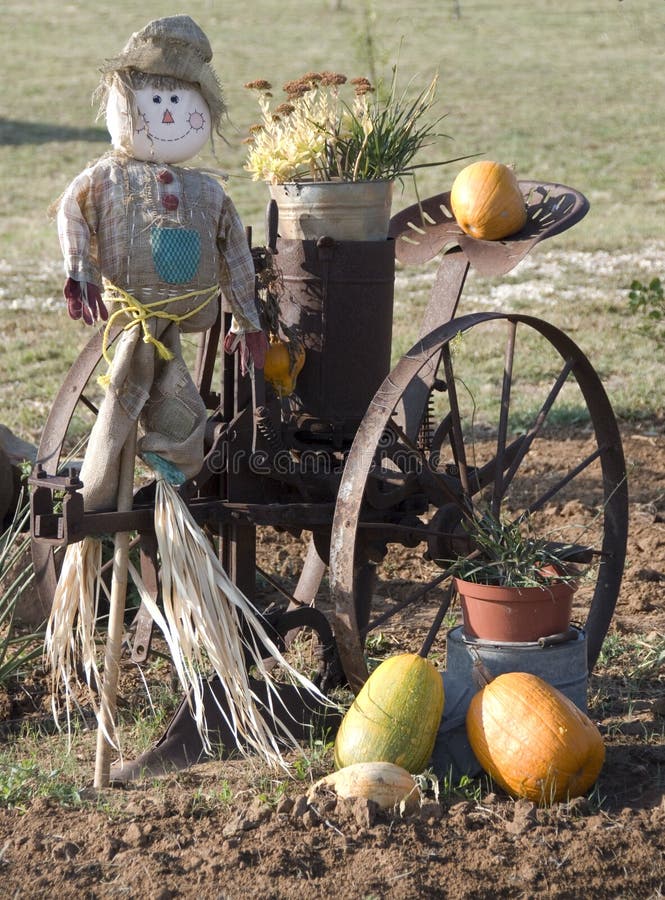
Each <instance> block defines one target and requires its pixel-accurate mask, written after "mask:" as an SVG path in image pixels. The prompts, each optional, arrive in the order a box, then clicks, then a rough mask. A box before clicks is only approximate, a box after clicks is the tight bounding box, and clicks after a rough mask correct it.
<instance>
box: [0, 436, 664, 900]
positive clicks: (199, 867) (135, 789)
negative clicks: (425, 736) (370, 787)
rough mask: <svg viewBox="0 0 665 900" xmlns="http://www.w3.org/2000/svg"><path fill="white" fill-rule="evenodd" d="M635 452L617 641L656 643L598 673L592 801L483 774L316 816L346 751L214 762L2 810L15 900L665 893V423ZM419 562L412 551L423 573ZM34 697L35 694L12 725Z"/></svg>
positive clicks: (4, 858)
mask: <svg viewBox="0 0 665 900" xmlns="http://www.w3.org/2000/svg"><path fill="white" fill-rule="evenodd" d="M624 441H625V444H624V447H625V452H626V456H627V460H628V466H629V473H630V491H631V501H630V517H631V525H630V540H629V547H628V561H627V566H626V572H625V580H624V584H623V587H622V591H621V596H620V599H619V603H618V606H617V610H616V614H615V616H614V619H613V622H612V626H611V629H610V632H609V635H608V637H609V638H623V639H630V640H631V642H632V644H633V646H637V648H638V650H637V654H636V657H634V658H633V662H632V663H631V666H632V669H631V667H630V666H628V665H627V663H626V661H625V657H619V659H618V661H617V663H616V664H613V663H612V659H611V656H610V657H608V658H607V659H606V660H605V662H604V663H603V665H602V667H600V668H599V669H598V670H597V673H595V674H594V675H592V677H591V679H590V684H589V702H590V715H591V717H592V718H593V719H594V720H595V721H596V722H597V723H598V725H599V727H600V729H601V732H602V733H603V736H604V739H605V743H606V749H607V756H606V762H605V765H604V768H603V771H602V773H601V776H600V779H599V781H598V784H597V786H596V788H595V789H594V791H593V792H592V793H591V794H590V796H589V797H584V798H577V799H575V800H573V801H571V802H569V803H560V804H556V805H554V806H552V807H550V808H537V807H536V806H534V805H533V804H532V803H530V802H527V801H524V800H517V801H515V800H512V799H509V798H507V797H506V796H505V795H504V794H503V793H502V792H501V791H500V790H498V789H496V790H493V789H492V787H491V785H489V784H488V783H487V782H485V781H483V780H479V781H477V782H476V783H475V784H472V785H471V786H468V785H467V787H466V788H460V789H459V790H458V791H457V792H455V791H445V790H443V791H442V792H441V794H440V795H439V798H438V800H437V799H436V797H435V795H434V794H433V793H432V792H431V791H430V792H429V793H428V794H427V795H426V796H425V799H424V802H423V805H422V808H421V809H420V811H419V812H418V813H417V814H415V815H411V816H408V817H405V818H400V817H399V816H393V815H388V814H385V813H380V812H378V811H377V809H376V808H375V807H374V806H373V805H372V804H370V803H367V802H362V801H345V802H342V801H338V802H337V804H335V802H334V800H332V801H329V802H322V803H319V804H313V805H309V804H308V803H307V800H306V794H307V790H308V787H309V784H310V782H311V780H312V779H315V778H317V777H318V776H320V775H323V774H326V773H327V772H328V771H330V769H331V766H332V761H331V755H330V753H328V754H327V755H320V756H319V758H317V759H316V760H315V761H314V762H313V763H312V764H311V767H309V768H307V770H306V771H305V773H304V775H303V773H302V770H300V776H299V777H294V778H293V779H286V780H285V779H284V778H283V776H280V775H279V774H277V775H275V774H272V775H271V774H270V773H268V772H266V770H264V769H262V768H261V767H260V766H259V765H258V763H257V764H254V763H252V762H247V761H242V760H237V759H235V760H226V761H223V760H222V761H220V760H217V761H211V762H207V763H205V764H202V765H198V766H195V767H193V768H191V769H189V770H187V771H184V772H181V773H179V774H177V775H170V776H166V777H164V778H161V779H152V780H149V781H144V782H139V783H135V784H132V785H131V786H128V787H126V788H124V789H115V790H111V791H108V792H104V793H103V794H102V795H100V796H98V797H97V796H95V795H94V794H93V793H92V792H91V790H90V789H87V790H86V791H84V792H83V797H82V802H81V803H80V804H78V805H64V804H62V803H61V802H59V801H58V800H55V799H52V798H50V799H45V798H38V799H34V800H33V801H32V802H28V803H26V804H23V805H22V807H21V808H14V809H7V808H0V896H2V897H22V898H23V897H26V898H27V897H49V898H50V897H59V898H63V900H64V898H70V897H72V898H73V897H77V898H83V897H90V898H93V897H94V898H111V897H142V898H151V900H167V898H175V897H199V898H202V900H204V898H246V897H257V898H307V900H309V898H318V897H336V898H339V900H343V898H349V900H350V898H367V900H369V898H383V897H390V898H419V897H422V898H436V897H441V898H443V897H451V898H457V897H468V898H485V897H487V898H490V897H491V898H494V897H516V898H518V897H536V896H538V897H540V896H544V897H560V898H564V897H566V898H583V897H585V898H586V897H601V898H602V897H622V898H628V897H630V898H633V897H636V898H658V897H662V896H663V893H665V853H664V851H665V667H664V664H663V655H664V654H663V650H664V648H665V432H664V429H663V425H662V423H660V424H657V425H656V426H655V427H653V425H652V426H651V427H650V428H649V429H648V430H647V429H646V428H645V429H644V430H643V431H642V432H638V431H631V432H630V433H626V434H625V435H624ZM548 452H549V453H551V455H552V459H553V460H555V459H556V460H557V461H559V462H560V461H561V459H562V458H566V459H570V460H574V459H576V458H579V455H580V452H581V448H580V443H579V441H577V440H575V439H571V438H569V437H565V439H563V438H562V440H561V441H557V442H553V443H552V444H551V445H550V447H549V451H548ZM544 462H545V463H546V462H547V460H544ZM271 552H273V553H274V571H275V572H276V573H280V572H283V573H287V574H288V569H289V565H290V563H291V561H292V559H293V558H294V557H297V556H298V554H300V553H301V549H300V547H296V546H295V544H293V543H292V542H290V540H289V539H286V538H285V539H284V540H280V541H277V542H275V543H274V545H273V549H272V551H271ZM414 560H415V556H414V554H413V553H410V554H409V553H406V554H405V555H404V559H403V566H404V567H405V569H406V568H407V567H408V566H409V565H415V561H414ZM404 574H405V572H404V571H400V572H398V573H396V577H403V576H404ZM400 628H402V626H401V625H399V624H398V625H397V626H396V627H395V632H394V633H391V631H390V630H389V629H386V631H385V633H384V635H385V639H386V640H387V642H388V644H389V652H394V651H395V650H396V649H397V648H398V647H400V648H402V647H404V646H405V644H408V641H409V632H408V630H407V629H404V630H403V631H400ZM638 642H639V643H638ZM616 643H620V642H619V641H618V640H617V641H615V644H616ZM639 648H642V649H643V654H641V653H640V649H639ZM414 649H415V648H414ZM659 654H660V662H658V657H659ZM635 660H637V662H636V661H635ZM654 660H655V662H653V661H654ZM652 663H653V664H652ZM640 666H641V668H640ZM636 673H637V674H636ZM31 689H34V690H35V691H37V687H36V686H32V687H31V686H30V685H28V686H26V685H24V686H23V687H22V689H21V690H20V691H17V693H16V695H15V696H14V698H13V702H14V707H13V712H12V713H11V715H14V716H15V715H16V711H17V709H20V708H21V707H20V704H21V702H22V701H20V699H19V694H21V695H25V693H26V691H29V690H31ZM10 699H11V698H10ZM23 708H25V706H24V707H23ZM93 738H94V735H91V736H88V737H87V738H86V736H85V735H84V736H82V737H81V738H80V739H79V738H77V740H76V741H75V744H74V748H73V751H72V752H73V753H76V754H77V758H78V760H79V761H80V766H81V771H82V773H83V775H84V776H85V778H87V779H88V780H89V781H91V780H92V770H93V759H94V741H93ZM47 740H48V739H47V738H45V743H46V742H47ZM297 771H298V770H297ZM0 805H2V799H1V798H0Z"/></svg>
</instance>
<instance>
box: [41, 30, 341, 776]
mask: <svg viewBox="0 0 665 900" xmlns="http://www.w3.org/2000/svg"><path fill="white" fill-rule="evenodd" d="M211 57H212V52H211V48H210V43H209V41H208V39H207V37H206V36H205V34H204V33H203V32H202V31H201V29H200V28H199V26H198V25H197V24H196V23H195V22H194V21H193V20H192V19H191V18H189V16H184V15H179V16H172V17H168V18H162V19H157V20H155V21H152V22H150V23H149V24H148V25H146V26H145V28H143V29H142V30H140V31H138V32H136V33H135V34H133V35H132V36H131V38H130V39H129V41H128V42H127V44H126V46H125V48H124V49H123V51H122V52H121V53H120V55H119V56H118V57H116V58H115V59H112V60H109V61H107V63H106V64H105V65H104V67H103V69H102V81H101V84H100V88H99V93H100V96H101V103H102V109H103V110H104V111H105V115H106V122H107V126H108V130H109V132H110V134H111V138H112V143H113V150H112V151H110V152H109V153H107V154H106V155H104V156H103V157H102V158H101V159H99V160H98V161H97V162H95V163H94V164H92V165H91V166H89V167H88V168H86V169H85V171H83V172H82V173H81V174H80V175H78V177H76V178H75V179H74V181H73V182H72V183H71V184H70V186H69V187H68V188H67V190H66V191H65V193H64V194H63V196H62V197H61V199H60V201H59V204H58V212H57V222H58V233H59V237H60V243H61V247H62V252H63V256H64V263H65V271H66V275H67V280H66V283H65V287H64V294H65V297H66V300H67V306H68V311H69V315H70V316H71V317H72V318H73V319H82V320H83V322H85V323H86V324H87V325H93V324H95V323H97V322H99V321H102V322H105V323H106V326H105V341H104V354H105V356H106V357H107V359H108V361H109V364H110V368H109V371H108V374H107V376H106V378H105V382H106V393H105V397H104V399H103V402H102V403H101V406H100V409H99V412H98V415H97V419H96V421H95V424H94V426H93V429H92V432H91V435H90V440H89V443H88V446H87V449H86V452H85V457H84V460H83V465H82V468H81V473H80V477H81V480H82V482H83V489H82V493H83V497H84V502H85V508H86V509H87V510H94V509H121V508H131V500H132V477H133V471H134V460H135V453H136V452H138V453H139V455H140V456H142V458H143V459H144V460H145V461H146V462H147V463H148V464H149V465H150V466H151V467H152V468H153V469H154V470H155V472H156V473H157V476H158V477H157V493H156V501H155V532H156V535H157V539H158V544H159V545H160V548H161V549H162V550H163V552H162V553H161V554H160V555H161V561H162V573H161V574H162V579H161V580H162V595H163V609H161V608H158V607H157V606H156V604H155V603H154V602H153V601H152V600H151V598H150V596H149V595H147V592H145V591H144V590H143V588H142V585H141V584H140V578H139V576H138V574H137V573H136V572H132V570H131V563H130V562H129V559H128V553H127V546H128V545H127V540H128V538H127V536H126V535H125V536H124V538H125V540H124V545H123V546H124V548H125V549H124V553H120V554H119V551H118V547H119V545H120V544H119V539H120V537H121V536H120V535H116V551H115V554H114V571H113V583H112V587H111V593H110V598H109V599H110V607H111V611H110V616H109V636H108V639H107V648H106V656H105V661H104V678H103V679H102V678H101V675H100V672H99V671H98V668H97V662H96V649H95V641H94V628H95V619H96V616H97V607H98V602H99V595H100V586H101V589H103V583H102V582H101V579H100V578H99V570H100V566H101V542H100V541H99V540H96V539H94V538H91V537H86V538H84V540H83V541H81V542H79V543H75V544H72V545H70V546H69V547H68V548H67V551H66V554H65V558H64V562H63V566H62V571H61V575H60V579H59V582H58V588H57V590H56V595H55V598H54V602H53V610H52V613H51V617H50V620H49V623H48V628H47V641H46V648H47V658H48V660H49V662H50V665H51V668H52V673H53V679H54V698H55V695H56V686H57V684H58V683H62V684H63V685H64V687H65V691H66V695H67V700H68V703H69V698H70V690H71V688H70V684H71V682H72V680H74V679H75V677H76V671H77V668H78V664H79V659H80V661H81V664H82V665H83V668H84V671H85V674H86V678H87V680H88V683H89V684H92V685H93V686H94V687H96V688H98V689H99V690H100V693H101V701H100V709H99V710H98V722H99V740H98V759H97V772H96V776H95V781H96V786H99V787H101V786H104V785H105V783H107V782H108V767H109V763H108V760H107V756H108V753H107V750H108V746H113V747H117V741H116V737H115V729H114V714H115V693H116V691H117V669H118V662H119V656H120V642H121V637H122V613H124V592H125V588H126V583H127V569H128V567H129V569H130V574H132V577H133V578H134V580H135V581H136V583H137V586H138V587H139V591H140V592H141V594H142V597H143V599H144V602H146V604H147V605H148V606H149V608H150V609H151V611H152V614H153V618H154V619H155V621H156V622H157V624H158V625H159V626H160V628H161V629H162V631H163V632H164V635H165V638H166V640H167V642H168V644H169V647H170V650H171V654H172V658H173V662H174V665H175V668H176V671H177V674H178V675H179V677H180V680H181V683H182V684H183V686H184V687H185V689H186V690H187V691H188V692H189V695H190V697H191V698H192V699H191V702H192V705H193V707H194V710H193V711H194V714H195V718H196V721H197V724H198V725H199V727H200V728H201V731H202V735H203V736H204V738H205V721H204V709H203V695H202V689H201V670H202V666H203V665H205V664H206V663H210V664H211V665H212V667H213V669H214V672H215V674H216V675H217V676H218V677H219V678H220V680H221V681H222V682H223V683H224V685H225V689H226V691H227V700H228V706H229V709H230V713H229V725H230V727H231V728H232V730H233V732H234V734H236V735H237V736H238V737H239V738H242V739H243V740H244V741H245V743H247V744H248V745H249V746H250V747H253V748H254V749H256V750H259V751H260V752H262V753H263V755H264V756H266V757H267V758H268V759H270V760H272V761H277V762H281V756H280V753H279V748H278V746H277V744H276V743H275V740H274V737H273V736H272V735H271V734H270V732H269V730H268V729H267V728H266V726H265V724H264V723H263V721H262V719H261V716H260V710H258V709H257V703H258V701H257V698H256V697H255V696H254V694H253V692H252V690H251V687H250V685H249V682H248V681H247V675H246V672H245V654H246V653H247V652H249V654H250V657H251V658H252V659H253V660H254V664H255V665H256V666H258V667H259V669H260V670H261V671H262V672H263V673H264V674H265V675H266V677H268V673H267V670H266V669H265V668H264V667H263V666H262V660H261V659H260V653H259V651H258V647H259V646H260V645H261V644H263V645H264V646H266V647H268V649H269V650H270V652H271V653H272V655H273V656H274V657H275V658H277V659H278V660H279V661H280V662H281V663H282V665H283V666H285V667H286V668H287V670H290V667H289V666H288V664H287V663H286V661H285V660H283V659H282V657H281V655H280V653H279V650H278V649H277V647H276V646H275V645H274V644H273V643H272V641H271V640H270V638H269V636H268V635H267V634H266V633H265V631H264V630H263V629H262V622H261V619H260V616H259V615H258V614H257V613H256V611H255V610H254V609H253V607H252V606H251V604H250V603H249V601H248V600H247V599H246V598H245V597H243V595H242V594H241V593H240V592H239V591H238V589H237V588H236V587H235V585H233V584H232V583H231V581H230V579H229V578H228V576H227V575H226V573H225V572H224V570H223V569H222V568H221V564H220V563H219V560H218V559H217V556H216V555H215V553H214V551H213V549H212V548H211V546H210V543H209V541H208V540H207V538H206V537H205V535H203V534H202V533H201V532H200V529H199V528H198V526H197V524H196V523H195V521H194V520H193V519H192V518H191V516H190V515H189V514H188V510H187V508H186V505H185V504H184V502H183V501H182V500H181V498H180V496H179V495H178V493H177V491H176V490H175V488H174V486H173V485H174V484H178V483H182V482H183V481H184V480H186V479H187V478H190V477H192V476H194V475H196V474H197V473H198V471H199V470H200V467H201V465H202V461H203V439H204V431H205V425H206V418H207V413H206V409H205V406H204V404H203V401H202V400H201V398H200V396H199V394H198V391H197V389H196V387H195V385H194V383H193V381H192V379H191V376H190V374H189V372H188V370H187V366H186V364H185V362H184V361H183V358H182V353H181V346H180V336H181V333H182V332H195V331H203V330H205V329H207V328H209V327H210V326H211V325H212V324H213V322H214V321H215V319H216V316H217V309H218V302H217V301H218V296H219V291H220V288H221V290H222V292H223V295H224V297H225V298H226V300H227V301H228V303H229V304H230V307H231V311H232V314H233V317H232V326H231V330H230V332H229V334H228V335H227V336H226V338H225V342H224V346H225V349H226V350H227V352H233V351H235V350H239V351H240V354H241V365H242V369H243V371H246V370H247V368H250V369H251V368H252V366H253V367H257V368H261V367H262V366H263V362H264V358H265V351H266V348H267V339H266V336H265V334H264V332H263V330H262V328H261V322H260V319H259V313H258V309H257V305H256V300H255V290H254V265H253V260H252V256H251V253H250V250H249V247H248V244H247V239H246V236H245V231H244V228H243V226H242V223H241V221H240V219H239V217H238V214H237V212H236V210H235V207H234V205H233V203H232V201H231V199H230V198H229V197H228V195H227V194H226V193H225V191H224V189H223V188H222V186H221V185H220V184H219V182H218V181H217V180H216V179H215V178H214V177H212V176H211V175H209V174H204V173H202V172H201V171H199V170H197V169H194V168H188V167H183V166H182V165H181V164H182V163H183V162H185V161H186V160H188V159H191V158H192V157H193V156H195V155H196V154H197V153H198V152H199V151H200V150H201V149H202V148H203V147H204V145H205V144H206V142H207V141H208V140H210V139H211V138H212V135H213V133H214V132H219V127H220V121H221V117H222V115H223V113H224V111H225V107H224V102H223V99H222V93H221V89H220V84H219V82H218V79H217V76H216V74H215V72H214V70H213V69H212V67H211V65H210V60H211ZM109 308H110V309H109ZM113 324H120V325H122V333H121V336H120V337H119V339H118V341H117V342H116V346H115V349H114V353H113V356H112V358H111V355H110V351H109V348H108V346H107V341H106V336H107V335H108V334H109V332H110V326H112V325H113ZM137 425H140V433H141V436H140V438H138V442H137ZM123 467H124V468H123ZM128 472H129V475H128V474H127V473H128ZM118 560H120V562H118ZM116 587H117V590H115V588H116ZM247 623H248V624H249V625H250V626H251V629H252V630H253V633H254V635H256V636H257V637H256V638H254V639H252V640H253V643H252V644H251V645H250V646H248V645H247V638H246V637H245V638H243V625H244V624H247ZM290 672H291V675H292V676H293V677H294V678H295V679H296V680H298V681H299V682H300V683H301V684H306V686H307V689H308V690H309V689H311V691H312V692H313V694H315V695H318V696H319V697H320V698H321V699H325V698H322V697H321V695H320V694H319V692H318V691H317V690H316V688H315V687H314V686H313V685H312V684H311V683H309V682H307V680H306V679H303V678H302V677H301V676H299V674H298V673H297V672H295V670H290ZM272 702H273V701H272V699H269V700H268V701H267V705H269V706H271V704H272ZM54 703H55V704H56V712H57V703H56V701H55V699H54ZM67 708H68V709H69V705H68V706H67ZM287 736H288V734H287ZM105 747H106V750H104V748H105ZM102 751H103V752H102ZM102 757H103V758H102ZM100 759H101V762H100Z"/></svg>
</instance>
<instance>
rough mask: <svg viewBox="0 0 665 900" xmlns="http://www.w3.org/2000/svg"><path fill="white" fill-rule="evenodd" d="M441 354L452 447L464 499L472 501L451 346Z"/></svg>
mask: <svg viewBox="0 0 665 900" xmlns="http://www.w3.org/2000/svg"><path fill="white" fill-rule="evenodd" d="M441 354H442V357H443V370H444V374H445V379H446V384H447V387H448V402H449V403H450V414H451V421H452V430H451V441H450V446H451V449H452V451H453V458H454V460H455V464H456V465H457V468H458V470H459V476H460V483H461V485H462V490H463V494H464V497H465V499H466V500H467V501H470V498H471V490H470V488H469V470H468V467H467V461H466V449H465V446H464V437H463V435H462V420H461V417H460V408H459V403H458V400H457V388H456V386H455V374H454V371H453V362H452V357H451V354H450V346H449V344H448V343H446V344H444V346H443V348H442V350H441Z"/></svg>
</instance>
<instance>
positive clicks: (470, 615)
mask: <svg viewBox="0 0 665 900" xmlns="http://www.w3.org/2000/svg"><path fill="white" fill-rule="evenodd" d="M464 529H465V531H466V532H467V535H468V537H469V540H470V544H471V547H472V548H473V549H472V552H471V553H469V554H468V555H467V556H464V557H459V558H457V559H455V560H452V561H451V569H452V574H453V578H454V585H455V589H456V591H457V593H458V595H459V598H460V605H461V608H462V617H463V622H464V633H465V634H466V636H467V637H471V638H480V639H485V640H495V641H507V642H512V641H515V642H522V641H537V640H538V639H540V638H542V637H546V636H549V635H553V634H560V633H565V632H567V631H568V630H569V628H570V617H571V610H572V603H573V595H574V593H575V591H576V590H577V584H578V580H579V577H580V575H581V570H580V569H579V567H578V566H574V565H572V563H571V562H570V557H571V556H572V555H573V553H574V552H575V551H576V550H579V548H574V547H573V546H572V545H570V544H556V543H553V542H551V541H548V540H546V539H543V538H537V537H535V536H534V535H533V534H532V533H531V530H530V527H529V520H528V517H523V518H517V519H516V520H513V521H505V520H503V519H501V518H500V517H499V516H496V515H494V514H493V513H492V512H490V511H486V510H483V511H479V510H473V511H472V512H471V513H470V514H469V516H468V517H467V519H466V520H465V523H464Z"/></svg>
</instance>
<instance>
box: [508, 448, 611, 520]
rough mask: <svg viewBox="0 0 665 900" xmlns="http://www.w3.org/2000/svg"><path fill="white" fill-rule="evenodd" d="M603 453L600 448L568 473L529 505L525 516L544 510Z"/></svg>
mask: <svg viewBox="0 0 665 900" xmlns="http://www.w3.org/2000/svg"><path fill="white" fill-rule="evenodd" d="M601 453H602V448H600V447H599V448H598V449H597V450H594V452H593V453H590V454H589V455H588V456H586V457H585V458H584V459H583V460H582V462H581V463H579V464H578V465H576V466H575V467H574V468H573V469H570V471H569V472H567V473H566V474H565V475H564V476H563V478H560V479H559V480H558V481H557V482H556V484H554V485H552V487H551V488H550V489H549V490H547V491H545V493H544V494H541V495H540V497H538V498H537V499H536V500H534V501H533V503H531V504H529V506H528V508H527V509H526V510H525V515H530V514H531V513H534V512H537V511H538V510H539V509H542V508H543V506H545V504H546V503H547V502H548V501H549V500H551V499H552V497H555V496H556V495H557V494H558V493H559V491H561V490H563V488H564V487H565V486H566V485H567V484H570V482H571V481H573V480H574V479H575V478H577V476H578V475H580V474H581V473H582V472H583V471H584V470H585V469H587V468H588V467H589V466H590V465H591V463H592V462H594V461H595V460H597V459H598V457H599V456H600V454H601Z"/></svg>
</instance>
